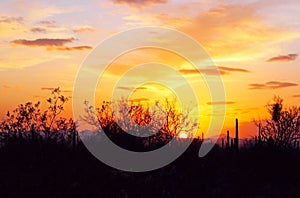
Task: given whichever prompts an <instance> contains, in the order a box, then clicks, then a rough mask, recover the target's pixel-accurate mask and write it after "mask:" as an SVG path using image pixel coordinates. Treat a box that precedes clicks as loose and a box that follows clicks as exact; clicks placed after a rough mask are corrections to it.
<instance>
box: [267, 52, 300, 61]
mask: <svg viewBox="0 0 300 198" xmlns="http://www.w3.org/2000/svg"><path fill="white" fill-rule="evenodd" d="M297 57H298V54H287V55H279V56H275V57H272V58H270V59H268V60H267V62H291V61H295V60H296V59H297Z"/></svg>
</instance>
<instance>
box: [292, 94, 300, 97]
mask: <svg viewBox="0 0 300 198" xmlns="http://www.w3.org/2000/svg"><path fill="white" fill-rule="evenodd" d="M292 97H294V98H300V94H295V95H292Z"/></svg>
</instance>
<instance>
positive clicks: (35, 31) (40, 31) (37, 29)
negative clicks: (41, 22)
mask: <svg viewBox="0 0 300 198" xmlns="http://www.w3.org/2000/svg"><path fill="white" fill-rule="evenodd" d="M30 31H31V32H32V33H46V32H47V30H46V29H45V28H40V27H34V28H31V29H30Z"/></svg>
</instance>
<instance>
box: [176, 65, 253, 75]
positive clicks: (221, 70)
mask: <svg viewBox="0 0 300 198" xmlns="http://www.w3.org/2000/svg"><path fill="white" fill-rule="evenodd" d="M179 72H181V73H183V74H187V75H192V74H199V70H198V69H181V70H179ZM232 72H240V73H248V72H250V71H249V70H246V69H241V68H232V67H221V66H219V67H213V66H210V67H206V68H204V69H200V73H202V74H205V75H228V74H231V73H232Z"/></svg>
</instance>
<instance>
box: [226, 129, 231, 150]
mask: <svg viewBox="0 0 300 198" xmlns="http://www.w3.org/2000/svg"><path fill="white" fill-rule="evenodd" d="M229 146H230V136H229V131H227V144H226V147H227V148H228V149H229Z"/></svg>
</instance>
